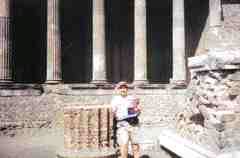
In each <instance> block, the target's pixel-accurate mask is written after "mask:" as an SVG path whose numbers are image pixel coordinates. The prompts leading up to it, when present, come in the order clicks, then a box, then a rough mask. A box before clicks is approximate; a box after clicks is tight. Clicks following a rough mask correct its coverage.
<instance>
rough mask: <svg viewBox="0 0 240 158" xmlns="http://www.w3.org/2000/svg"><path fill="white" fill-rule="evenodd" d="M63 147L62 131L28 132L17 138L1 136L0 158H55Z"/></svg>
mask: <svg viewBox="0 0 240 158" xmlns="http://www.w3.org/2000/svg"><path fill="white" fill-rule="evenodd" d="M62 147H63V135H62V133H61V132H60V131H58V132H54V131H52V130H38V132H36V131H35V132H34V131H30V132H29V131H28V132H27V134H26V132H25V133H24V134H18V135H16V136H11V137H10V136H6V135H2V136H0V158H55V157H56V152H57V151H58V150H59V149H61V148H62Z"/></svg>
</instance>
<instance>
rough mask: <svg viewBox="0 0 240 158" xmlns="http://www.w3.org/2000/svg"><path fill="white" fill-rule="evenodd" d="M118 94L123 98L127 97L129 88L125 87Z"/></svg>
mask: <svg viewBox="0 0 240 158" xmlns="http://www.w3.org/2000/svg"><path fill="white" fill-rule="evenodd" d="M118 92H119V94H120V95H121V96H123V97H125V96H127V95H128V88H127V87H125V86H123V87H120V88H119V89H118Z"/></svg>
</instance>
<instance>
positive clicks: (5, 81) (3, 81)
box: [0, 79, 13, 84]
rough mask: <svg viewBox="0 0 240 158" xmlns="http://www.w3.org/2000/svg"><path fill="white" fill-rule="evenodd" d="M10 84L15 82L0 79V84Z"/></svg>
mask: <svg viewBox="0 0 240 158" xmlns="http://www.w3.org/2000/svg"><path fill="white" fill-rule="evenodd" d="M8 83H13V80H5V79H0V84H8Z"/></svg>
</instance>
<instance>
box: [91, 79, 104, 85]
mask: <svg viewBox="0 0 240 158" xmlns="http://www.w3.org/2000/svg"><path fill="white" fill-rule="evenodd" d="M90 83H91V84H94V85H98V86H102V85H106V84H109V83H108V82H107V80H92V81H91V82H90Z"/></svg>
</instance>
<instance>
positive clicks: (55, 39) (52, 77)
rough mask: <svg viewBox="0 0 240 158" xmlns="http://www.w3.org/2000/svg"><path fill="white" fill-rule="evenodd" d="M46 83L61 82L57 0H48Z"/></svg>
mask: <svg viewBox="0 0 240 158" xmlns="http://www.w3.org/2000/svg"><path fill="white" fill-rule="evenodd" d="M47 19H48V22H47V29H48V31H47V81H46V82H47V83H58V82H60V81H61V80H62V70H61V38H60V26H59V25H60V24H59V0H48V16H47Z"/></svg>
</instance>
